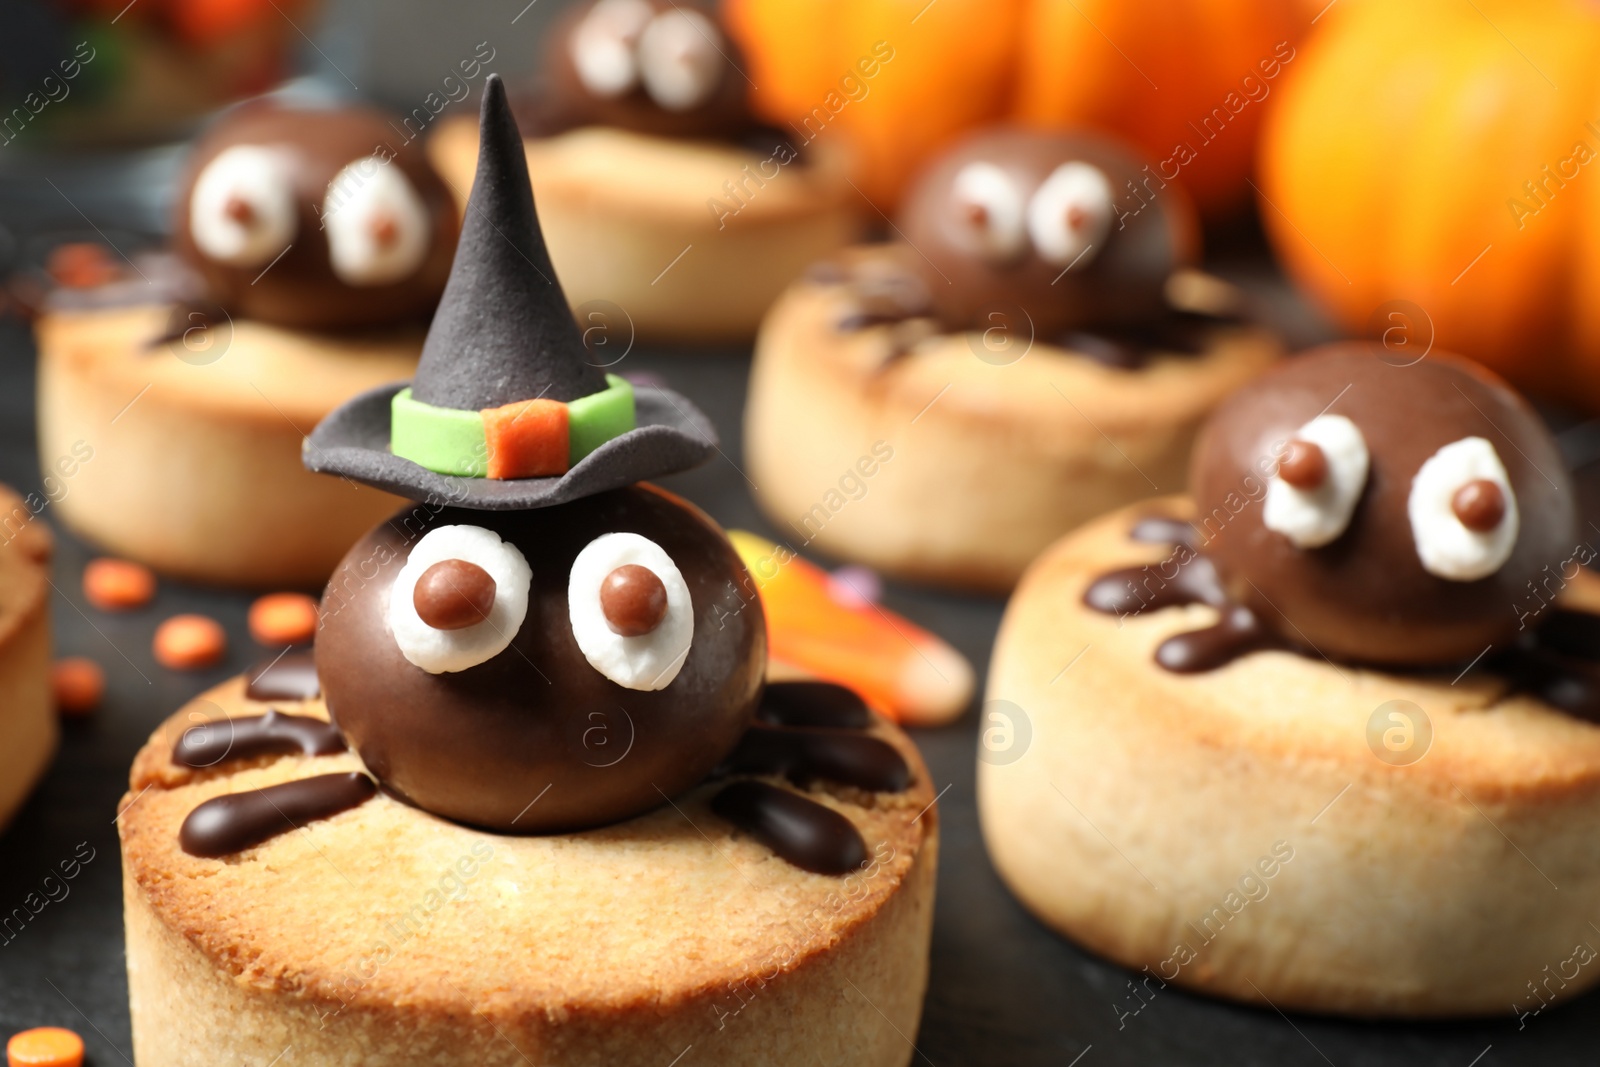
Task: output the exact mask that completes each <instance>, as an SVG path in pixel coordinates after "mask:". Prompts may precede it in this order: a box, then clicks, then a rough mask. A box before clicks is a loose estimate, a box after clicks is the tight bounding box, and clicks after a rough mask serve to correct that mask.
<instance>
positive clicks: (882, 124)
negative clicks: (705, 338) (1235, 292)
mask: <svg viewBox="0 0 1600 1067" xmlns="http://www.w3.org/2000/svg"><path fill="white" fill-rule="evenodd" d="M1313 2H1314V0H932V2H929V0H852V2H847V0H806V2H805V3H796V2H795V0H726V3H725V5H724V12H725V17H726V18H727V20H728V24H729V27H730V29H731V30H732V32H733V34H734V36H735V37H736V38H737V39H738V40H739V42H740V44H741V45H742V46H743V48H744V50H745V52H746V54H747V55H748V57H749V60H750V71H749V74H750V78H751V81H753V82H754V83H755V85H756V88H755V89H754V90H753V91H752V93H751V100H752V103H753V104H754V106H755V108H756V110H757V111H758V112H760V113H761V114H762V115H764V116H765V117H766V118H767V119H769V120H770V121H772V122H775V123H778V124H779V125H781V126H784V127H785V128H787V129H789V130H791V131H793V132H795V133H796V134H797V135H798V136H800V137H801V138H802V139H807V138H809V137H810V136H813V135H815V134H817V133H819V132H820V131H821V130H822V129H825V128H826V127H827V126H831V125H836V126H837V127H838V128H839V129H840V130H841V132H842V133H843V134H844V135H845V136H846V137H847V138H848V139H849V140H850V141H851V142H852V144H853V146H854V148H855V149H856V151H857V152H858V153H859V155H860V163H859V166H858V168H857V175H858V176H857V178H856V183H857V184H858V185H860V186H861V188H862V189H863V191H864V192H866V193H867V195H868V196H869V197H871V198H872V199H873V200H874V201H875V202H876V203H878V204H879V205H880V206H883V207H886V208H887V207H891V206H892V205H893V204H894V202H895V201H896V200H897V199H898V197H899V195H900V192H901V191H902V190H903V189H904V187H905V186H906V184H907V182H908V181H909V180H910V179H911V177H912V176H913V175H915V174H916V173H917V171H918V170H920V169H921V167H922V165H923V164H924V163H925V162H926V161H927V160H928V159H929V158H930V157H931V156H933V155H934V154H935V153H936V152H938V151H939V150H940V149H942V148H943V147H945V146H946V145H947V144H949V143H950V142H951V141H953V140H954V139H955V138H956V137H957V136H959V135H960V134H961V133H963V132H964V131H966V130H969V129H971V128H973V127H975V126H979V125H982V124H984V123H988V122H995V121H1001V120H1005V119H1008V118H1009V119H1015V120H1018V121H1021V122H1024V123H1027V124H1031V125H1040V126H1069V125H1091V126H1096V127H1099V128H1101V129H1104V130H1107V131H1109V132H1111V133H1113V134H1117V135H1119V136H1121V137H1124V138H1127V139H1128V140H1129V141H1130V142H1132V143H1133V144H1134V145H1135V146H1136V147H1137V148H1139V149H1140V150H1141V151H1142V152H1143V153H1144V154H1145V155H1148V156H1149V157H1150V158H1151V159H1152V160H1155V161H1157V162H1156V165H1157V166H1158V167H1160V168H1161V169H1162V170H1163V171H1164V172H1165V173H1166V174H1167V177H1168V179H1169V180H1170V179H1171V177H1172V176H1173V175H1174V174H1177V175H1179V180H1180V181H1181V182H1182V183H1183V184H1184V185H1186V186H1187V187H1188V188H1189V190H1190V191H1191V192H1192V193H1193V194H1194V195H1195V198H1196V199H1197V200H1198V201H1199V203H1200V206H1201V208H1202V210H1204V211H1206V212H1207V213H1208V214H1210V215H1212V216H1216V215H1221V214H1226V213H1227V212H1229V211H1231V210H1232V209H1234V208H1236V207H1237V206H1239V204H1241V203H1242V202H1244V200H1245V198H1246V196H1247V195H1248V192H1249V187H1248V186H1247V185H1246V183H1245V178H1246V177H1247V176H1248V175H1249V173H1250V168H1251V165H1252V162H1253V160H1254V155H1255V142H1256V132H1257V127H1258V125H1259V123H1260V120H1261V114H1262V112H1263V110H1264V106H1263V102H1264V101H1265V99H1266V98H1267V97H1268V96H1269V95H1270V94H1271V92H1272V91H1273V86H1274V85H1275V84H1276V82H1275V79H1276V77H1277V75H1278V74H1279V73H1280V72H1281V71H1282V70H1283V69H1285V66H1286V65H1287V64H1288V63H1289V62H1290V61H1291V60H1292V57H1293V56H1294V54H1295V53H1294V41H1295V39H1296V37H1297V36H1298V34H1299V31H1300V29H1301V28H1303V27H1304V25H1305V24H1306V23H1307V22H1309V21H1310V20H1311V18H1312V17H1313V14H1314V13H1308V9H1307V7H1306V5H1307V4H1309V3H1313ZM875 49H876V50H877V51H876V53H875ZM885 50H886V51H887V53H888V54H889V55H891V56H892V58H889V59H888V60H887V61H884V62H880V63H873V62H871V61H872V60H873V59H874V57H875V55H876V56H877V58H880V59H881V58H882V53H883V52H884V51H885ZM863 60H866V61H867V65H866V66H862V65H861V64H862V62H863ZM868 69H871V70H872V71H873V73H872V74H871V76H863V75H864V74H865V72H866V71H867V70H868Z"/></svg>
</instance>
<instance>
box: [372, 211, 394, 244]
mask: <svg viewBox="0 0 1600 1067" xmlns="http://www.w3.org/2000/svg"><path fill="white" fill-rule="evenodd" d="M399 236H400V225H399V224H398V223H397V222H395V220H394V216H392V215H379V216H377V217H376V218H374V219H373V220H372V239H373V240H374V241H376V242H377V244H378V247H379V248H388V247H389V246H390V245H392V244H394V242H395V239H396V238H398V237H399Z"/></svg>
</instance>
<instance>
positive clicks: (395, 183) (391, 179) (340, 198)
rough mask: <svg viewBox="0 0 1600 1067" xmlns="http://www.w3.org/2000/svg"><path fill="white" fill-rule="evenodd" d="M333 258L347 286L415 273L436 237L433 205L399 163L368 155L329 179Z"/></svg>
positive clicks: (325, 210) (327, 216)
mask: <svg viewBox="0 0 1600 1067" xmlns="http://www.w3.org/2000/svg"><path fill="white" fill-rule="evenodd" d="M322 227H323V229H324V230H326V231H327V234H328V260H329V262H330V263H331V264H332V266H333V272H334V273H335V274H337V275H338V276H339V280H340V281H342V282H344V283H345V284H346V285H358V286H359V285H384V284H386V283H388V282H395V281H399V280H400V279H401V278H404V277H406V276H407V275H408V274H411V273H412V272H413V271H415V270H416V269H417V268H418V267H419V266H421V265H422V260H423V258H424V257H426V256H427V254H428V243H429V241H430V240H431V238H432V233H431V232H430V230H431V227H430V225H429V219H428V206H427V205H426V204H424V203H423V202H422V197H421V196H420V195H418V193H417V190H416V189H415V188H413V187H412V185H411V182H410V181H409V180H408V179H407V178H406V176H405V174H404V173H402V172H401V170H400V168H399V167H397V166H395V165H394V164H393V163H391V162H389V161H387V160H384V159H381V158H379V157H378V156H367V157H366V158H365V159H358V160H356V161H355V162H354V163H350V164H347V165H346V166H345V167H344V169H343V170H341V171H339V173H338V174H335V175H334V176H333V181H331V182H329V183H328V194H327V196H326V197H325V198H324V199H323V202H322Z"/></svg>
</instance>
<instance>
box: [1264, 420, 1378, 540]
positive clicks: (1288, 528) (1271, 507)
mask: <svg viewBox="0 0 1600 1067" xmlns="http://www.w3.org/2000/svg"><path fill="white" fill-rule="evenodd" d="M1292 440H1293V441H1294V442H1304V443H1305V444H1307V445H1312V446H1315V451H1316V452H1318V453H1320V459H1319V460H1317V463H1319V464H1320V472H1321V477H1320V478H1317V477H1315V475H1316V474H1317V470H1316V469H1313V470H1311V471H1310V472H1309V473H1310V474H1311V475H1312V477H1306V476H1305V475H1304V474H1302V473H1301V472H1299V471H1296V472H1293V473H1291V472H1290V471H1289V470H1287V469H1286V468H1285V464H1287V463H1288V462H1289V457H1288V456H1286V457H1285V460H1284V463H1281V464H1280V465H1279V467H1278V472H1277V473H1276V474H1274V475H1273V476H1272V480H1271V481H1269V482H1268V483H1267V497H1266V500H1265V501H1263V502H1262V505H1261V522H1262V524H1263V525H1265V526H1266V528H1267V529H1269V530H1274V531H1276V532H1278V533H1281V534H1283V535H1284V536H1285V537H1287V538H1288V539H1289V540H1290V541H1292V542H1294V544H1295V546H1296V547H1298V548H1318V547H1320V546H1322V545H1325V544H1328V543H1329V542H1331V541H1334V540H1336V539H1337V538H1338V537H1339V535H1340V534H1342V533H1344V531H1345V529H1346V527H1348V526H1349V525H1350V516H1351V514H1352V513H1353V512H1354V511H1355V509H1356V503H1357V502H1358V501H1359V500H1360V499H1361V491H1362V490H1363V489H1364V488H1365V487H1366V484H1367V468H1368V466H1369V464H1370V462H1371V457H1370V456H1369V454H1368V452H1367V441H1366V438H1364V437H1362V436H1361V431H1360V430H1359V429H1357V428H1356V424H1355V423H1353V422H1351V421H1350V420H1349V419H1347V418H1345V417H1344V416H1343V415H1318V416H1317V417H1316V418H1314V419H1312V420H1311V421H1310V422H1308V423H1306V424H1305V425H1304V426H1302V427H1300V429H1298V430H1296V431H1295V433H1294V438H1293V439H1292ZM1306 451H1311V450H1309V449H1308V450H1306ZM1293 454H1294V453H1293V452H1291V453H1290V455H1291V456H1292V455H1293ZM1308 458H1311V459H1316V457H1315V456H1313V457H1308ZM1294 482H1299V483H1301V484H1298V485H1297V484H1293V483H1294Z"/></svg>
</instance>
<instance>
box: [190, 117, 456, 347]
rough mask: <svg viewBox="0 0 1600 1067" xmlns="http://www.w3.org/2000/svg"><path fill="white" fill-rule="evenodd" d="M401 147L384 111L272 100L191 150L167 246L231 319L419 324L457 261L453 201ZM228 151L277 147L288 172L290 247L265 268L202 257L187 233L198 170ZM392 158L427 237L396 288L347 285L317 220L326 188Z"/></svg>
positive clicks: (227, 121)
mask: <svg viewBox="0 0 1600 1067" xmlns="http://www.w3.org/2000/svg"><path fill="white" fill-rule="evenodd" d="M401 141H402V138H401V137H400V136H399V135H398V134H397V133H396V130H395V128H394V127H392V126H391V125H390V124H389V122H388V121H387V120H386V119H385V117H384V115H383V113H382V112H379V111H375V110H372V109H370V108H364V107H345V106H338V107H309V106H308V107H291V106H288V105H285V104H281V103H278V102H276V101H272V100H257V101H252V102H250V103H247V104H244V105H241V106H240V107H238V108H236V109H234V110H233V111H231V112H229V113H228V114H227V115H225V116H224V117H223V118H222V119H220V120H219V121H218V122H217V123H216V125H214V126H213V127H212V128H211V129H210V130H209V131H207V132H206V133H205V134H204V135H203V136H202V137H201V138H200V139H199V141H197V142H196V144H195V146H194V149H193V150H192V151H191V153H190V155H189V159H188V161H187V163H186V164H185V166H184V170H183V174H182V177H181V178H180V180H179V183H178V189H179V194H178V199H177V203H176V205H175V210H174V212H173V240H174V244H175V247H176V249H177V251H178V254H179V255H180V256H181V257H182V258H183V260H184V261H185V262H186V263H187V264H188V265H189V266H190V267H191V268H193V269H194V270H195V271H196V272H197V273H198V274H199V275H200V276H201V278H202V279H203V281H204V283H205V286H206V289H207V291H208V296H209V297H210V299H211V301H214V302H215V303H216V304H218V305H221V307H223V308H225V309H226V310H227V314H228V315H231V316H232V317H234V318H252V319H260V320H262V321H265V322H272V323H276V324H279V325H283V326H289V327H294V328H299V329H318V330H332V329H346V328H359V327H371V326H378V325H388V324H392V323H403V322H413V321H422V320H425V319H426V317H427V316H428V314H429V313H430V312H432V310H433V307H434V305H435V304H436V303H438V300H439V294H440V293H441V292H443V290H444V283H445V279H446V277H447V276H448V275H449V273H450V262H451V258H452V256H453V255H454V253H455V240H456V232H457V221H456V218H457V216H456V209H455V202H454V200H453V198H452V197H451V195H450V190H449V188H448V187H446V185H445V184H444V181H443V180H442V179H441V178H440V177H439V175H438V174H437V173H436V172H435V171H434V169H433V167H432V166H431V165H430V164H429V163H428V161H427V159H426V157H425V156H424V155H423V152H422V146H421V142H411V143H400V142H401ZM236 145H261V146H264V147H268V146H278V147H282V148H285V149H287V150H289V152H290V153H291V155H292V159H293V163H292V165H291V166H290V168H289V173H290V174H291V175H292V179H293V192H294V200H295V207H296V215H297V217H296V223H295V234H294V238H293V241H292V242H291V243H290V244H289V245H288V246H287V247H288V250H287V251H286V252H284V253H283V255H282V258H280V259H278V260H277V261H275V262H273V263H271V264H270V265H257V266H250V267H244V266H233V265H230V264H227V263H221V262H218V261H216V260H214V259H212V258H210V257H208V256H207V255H205V254H204V253H203V252H202V251H201V250H200V248H199V247H198V246H197V245H196V244H195V241H194V238H193V236H192V235H191V233H190V232H189V199H190V196H191V194H192V193H193V191H194V183H195V180H196V178H197V177H198V176H199V174H200V173H201V171H202V170H203V169H204V167H205V165H206V164H207V163H209V162H210V161H211V160H213V159H214V158H216V156H217V155H218V154H220V153H221V152H223V151H224V150H226V149H228V148H232V147H234V146H236ZM375 154H379V155H385V156H387V155H391V154H392V156H393V162H392V164H391V165H393V166H396V167H399V168H400V170H401V172H402V173H403V174H404V175H405V177H406V178H407V179H408V180H409V181H410V182H411V185H412V186H413V187H414V188H415V189H416V191H417V193H418V195H419V196H420V197H421V198H422V202H423V203H424V205H426V207H427V209H428V215H429V218H430V220H431V223H432V227H433V230H432V234H431V237H430V241H429V244H428V250H427V253H426V255H425V257H424V259H423V261H422V264H421V266H419V267H418V268H417V269H416V270H415V271H413V272H412V273H411V274H409V275H408V276H406V277H404V278H401V279H399V280H398V281H394V282H388V283H385V284H380V285H370V286H354V285H349V284H346V283H345V282H344V281H343V280H341V279H340V278H339V276H338V275H337V274H335V273H334V270H333V266H332V264H331V262H330V260H329V251H328V239H327V234H326V232H325V231H324V230H323V228H322V220H321V218H320V216H319V212H320V211H321V209H322V205H323V200H324V197H325V196H326V194H327V190H328V183H329V182H330V181H332V180H333V178H334V176H335V175H337V174H338V173H339V171H340V170H341V169H342V168H344V167H345V166H346V165H347V164H349V163H353V162H355V161H357V160H360V159H364V158H366V157H368V156H372V155H375Z"/></svg>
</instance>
